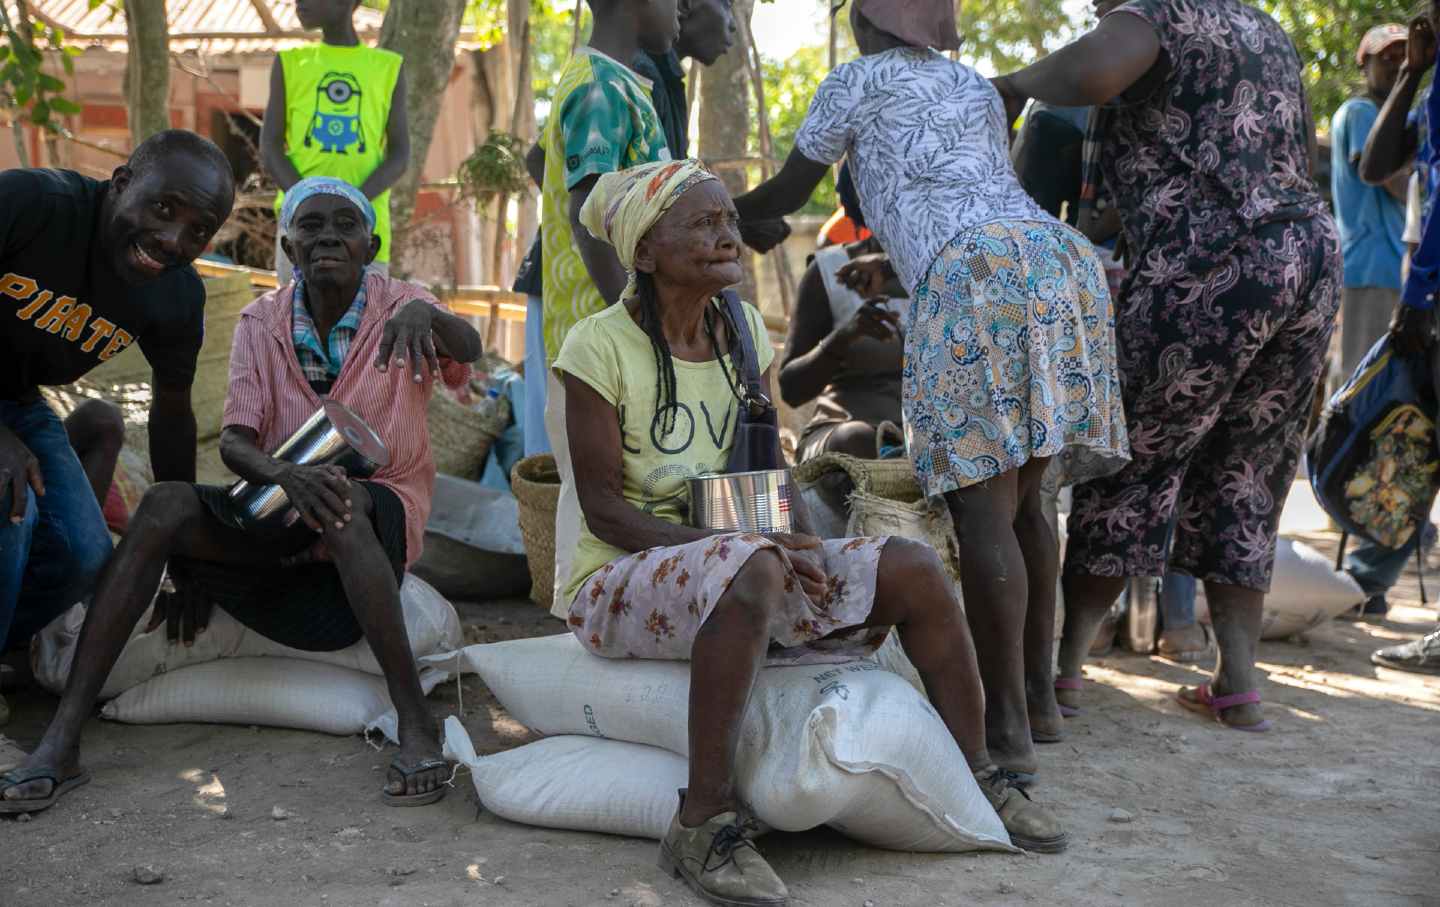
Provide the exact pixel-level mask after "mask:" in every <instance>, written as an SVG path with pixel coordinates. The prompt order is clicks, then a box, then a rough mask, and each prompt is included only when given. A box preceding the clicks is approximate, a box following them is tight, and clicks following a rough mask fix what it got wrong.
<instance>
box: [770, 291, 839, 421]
mask: <svg viewBox="0 0 1440 907" xmlns="http://www.w3.org/2000/svg"><path fill="white" fill-rule="evenodd" d="M834 321H835V320H834V318H833V317H832V316H831V314H830V300H829V298H828V297H827V296H826V294H825V282H824V279H823V278H822V277H821V276H820V266H819V264H818V263H816V264H813V265H811V266H810V267H809V268H806V269H805V276H804V277H802V278H800V292H799V300H798V301H797V302H796V304H795V317H794V318H792V319H790V337H789V338H788V339H787V340H786V342H785V357H784V358H783V359H782V360H781V362H780V397H781V399H783V400H784V401H785V402H786V404H788V405H789V406H791V407H800V406H804V405H805V404H806V403H809V402H810V401H811V400H814V399H815V398H816V397H818V396H820V394H821V392H822V391H824V390H825V388H826V387H828V386H829V384H830V382H831V381H832V380H834V378H835V375H836V374H837V373H838V372H839V371H840V363H841V358H840V357H839V356H837V355H836V354H835V353H836V351H835V350H834V349H833V347H832V346H831V345H830V344H827V343H826V342H825V341H826V338H828V337H829V336H830V332H831V330H832V328H834V326H835V325H834Z"/></svg>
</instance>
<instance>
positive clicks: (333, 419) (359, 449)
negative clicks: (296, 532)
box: [229, 400, 390, 528]
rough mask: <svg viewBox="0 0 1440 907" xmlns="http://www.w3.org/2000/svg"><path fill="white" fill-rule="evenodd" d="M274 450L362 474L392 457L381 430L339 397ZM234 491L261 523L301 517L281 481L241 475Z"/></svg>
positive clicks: (251, 518) (290, 459) (248, 516)
mask: <svg viewBox="0 0 1440 907" xmlns="http://www.w3.org/2000/svg"><path fill="white" fill-rule="evenodd" d="M271 456H273V457H275V459H277V460H283V461H285V462H286V463H293V464H295V465H296V466H340V467H342V468H343V469H344V470H345V472H346V474H348V475H350V476H352V477H354V478H360V479H364V478H368V477H369V476H372V475H374V474H375V473H376V471H377V470H379V469H381V468H383V467H385V466H387V465H389V463H390V451H389V450H388V449H387V448H386V447H385V443H384V442H383V441H381V440H380V436H379V435H377V434H375V432H374V430H373V429H371V428H370V426H368V425H366V424H365V420H364V419H361V418H360V417H359V416H358V415H356V414H355V412H354V411H353V410H351V409H350V408H349V407H347V406H345V405H344V404H343V403H339V402H337V401H335V400H326V401H325V402H324V404H322V405H321V407H320V408H319V409H317V410H316V411H315V413H314V415H312V416H311V417H310V418H308V419H306V420H305V424H303V425H301V426H300V427H299V428H298V429H296V430H295V433H294V434H293V435H291V436H290V437H289V438H288V439H286V441H285V443H283V444H281V445H280V446H279V447H278V448H277V449H276V450H275V452H274V453H273V454H271ZM229 493H230V497H231V498H233V499H234V501H235V503H236V504H237V505H238V506H239V507H240V510H241V512H242V513H243V514H244V517H245V520H246V522H248V523H252V524H254V525H256V526H265V527H272V528H275V527H286V526H293V525H294V524H295V522H296V521H297V520H299V519H300V514H299V512H298V511H296V510H295V508H293V507H291V506H290V497H289V495H287V494H286V493H285V489H283V488H281V487H280V486H279V485H254V484H251V483H250V482H247V481H245V480H244V479H241V480H240V481H238V482H236V483H235V484H234V485H232V486H230V492H229Z"/></svg>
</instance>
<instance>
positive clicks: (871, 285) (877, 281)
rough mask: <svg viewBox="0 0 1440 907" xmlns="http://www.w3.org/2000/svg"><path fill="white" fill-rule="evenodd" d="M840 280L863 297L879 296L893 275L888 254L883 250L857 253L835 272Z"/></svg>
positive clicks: (893, 271)
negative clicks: (864, 253) (862, 253)
mask: <svg viewBox="0 0 1440 907" xmlns="http://www.w3.org/2000/svg"><path fill="white" fill-rule="evenodd" d="M835 276H836V277H838V278H840V282H841V283H843V284H844V285H845V286H847V287H849V288H850V289H852V290H854V291H855V292H857V293H859V294H860V295H861V296H864V297H865V298H867V299H868V298H870V297H872V296H879V295H881V294H882V293H884V291H885V284H886V283H888V282H889V280H890V278H892V277H894V276H895V270H894V269H893V268H892V267H890V256H889V255H886V254H885V253H884V252H870V253H868V254H866V255H857V256H855V257H854V258H852V259H850V261H849V262H848V263H847V264H845V265H843V266H841V268H840V270H838V271H836V272H835Z"/></svg>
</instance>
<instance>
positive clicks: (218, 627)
mask: <svg viewBox="0 0 1440 907" xmlns="http://www.w3.org/2000/svg"><path fill="white" fill-rule="evenodd" d="M400 606H401V608H402V609H403V611H404V612H405V632H406V634H407V636H408V637H409V639H410V650H411V651H412V652H413V653H414V654H415V656H416V657H417V658H418V657H419V656H422V655H429V654H431V653H433V652H448V651H451V650H453V649H455V648H456V647H458V646H459V645H460V644H461V643H463V642H464V639H465V637H464V632H463V631H462V629H461V627H460V617H459V615H457V614H456V613H455V609H454V607H452V606H451V604H450V603H449V602H448V601H446V600H445V599H444V598H443V597H442V596H441V595H440V593H438V592H436V591H435V590H434V589H433V588H432V587H431V586H430V585H429V584H428V583H426V582H425V581H424V580H422V579H420V578H419V577H416V576H413V575H411V574H406V575H405V579H404V582H402V583H401V584H400ZM148 621H149V617H148V614H147V616H146V617H144V618H141V620H140V622H139V623H138V624H137V625H136V626H135V630H134V633H133V635H132V636H131V638H130V641H129V642H128V643H126V644H125V648H124V649H123V650H122V651H121V652H120V657H119V658H118V659H117V660H116V662H115V667H113V668H111V669H110V676H109V677H108V678H106V680H105V685H104V686H103V687H102V688H101V690H100V699H101V701H104V700H107V699H112V698H114V697H116V696H118V695H120V694H121V693H123V692H125V691H126V690H128V689H130V688H131V687H134V686H136V685H138V684H141V683H144V682H145V681H147V680H149V679H150V678H152V677H158V676H160V675H161V674H165V673H167V672H170V671H176V670H179V669H180V668H183V667H186V666H189V665H197V664H203V663H205V662H209V661H215V660H216V659H219V658H247V657H256V656H268V657H275V658H293V659H298V660H302V661H314V662H320V663H322V664H332V665H337V666H339V667H344V668H350V669H352V670H356V671H361V672H364V673H366V674H374V675H379V674H380V673H381V671H380V665H379V663H378V662H376V661H375V653H374V652H372V651H371V650H370V644H369V643H368V642H366V641H365V640H363V639H362V640H360V641H359V642H357V643H355V645H353V646H349V647H347V648H344V649H340V650H338V651H334V652H306V651H302V650H299V649H291V648H288V647H286V646H282V645H280V644H279V643H277V642H273V641H271V640H269V639H266V638H265V637H264V636H261V635H260V634H259V633H256V632H254V631H252V630H248V629H246V627H245V626H244V625H243V624H241V623H240V622H239V621H237V620H236V619H235V618H233V617H231V616H230V615H229V614H227V613H225V611H224V610H223V609H221V608H214V609H212V610H211V612H210V625H209V627H207V628H206V629H205V632H203V633H200V634H198V635H197V636H196V637H195V642H194V644H193V645H191V646H185V645H182V644H179V643H171V642H170V641H169V639H168V638H167V636H166V630H165V627H164V625H161V626H159V627H156V628H155V629H154V630H152V631H151V632H149V633H145V632H142V631H143V630H144V627H145V624H146V623H148ZM84 622H85V606H84V605H76V606H74V607H73V608H71V609H70V610H69V611H66V612H65V613H64V614H62V615H60V616H59V617H57V618H55V620H54V621H52V622H51V623H50V624H49V626H47V627H45V629H44V630H41V631H40V632H39V633H38V634H36V636H35V638H34V639H33V640H32V641H31V643H30V665H31V668H32V669H33V670H34V673H35V679H36V680H37V681H38V682H39V683H40V685H41V686H43V687H44V688H45V689H47V690H49V691H50V692H52V693H56V694H59V693H60V692H61V691H62V690H64V688H65V681H66V679H67V678H68V677H69V676H70V663H71V661H72V659H74V657H75V644H76V642H77V641H78V639H79V636H80V627H81V625H82V624H83V623H84Z"/></svg>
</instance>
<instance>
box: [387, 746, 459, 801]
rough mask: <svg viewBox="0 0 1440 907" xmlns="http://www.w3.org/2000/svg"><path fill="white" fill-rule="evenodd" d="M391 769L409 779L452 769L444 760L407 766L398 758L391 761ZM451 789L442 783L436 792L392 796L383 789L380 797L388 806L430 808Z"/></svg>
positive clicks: (430, 760)
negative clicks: (422, 774) (421, 774)
mask: <svg viewBox="0 0 1440 907" xmlns="http://www.w3.org/2000/svg"><path fill="white" fill-rule="evenodd" d="M390 767H391V768H393V769H395V770H396V771H397V772H399V773H400V774H402V775H404V776H405V777H406V778H409V777H410V776H412V775H418V774H420V773H421V772H428V771H431V770H433V769H437V768H445V769H448V768H449V767H450V763H448V762H446V761H445V760H444V759H425V760H423V761H421V762H417V763H415V764H414V765H406V764H405V763H403V762H401V761H400V760H399V759H398V758H396V759H392V760H391V761H390ZM449 787H450V786H449V785H448V784H443V783H442V784H441V785H440V786H439V787H437V788H435V789H434V790H430V791H425V792H424V793H422V794H392V793H390V792H389V791H387V790H384V789H383V788H382V789H381V791H380V797H381V799H383V800H384V801H385V805H386V806H428V805H429V804H431V803H434V802H435V801H436V800H439V799H441V798H442V797H444V796H445V792H446V791H447V790H449Z"/></svg>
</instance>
